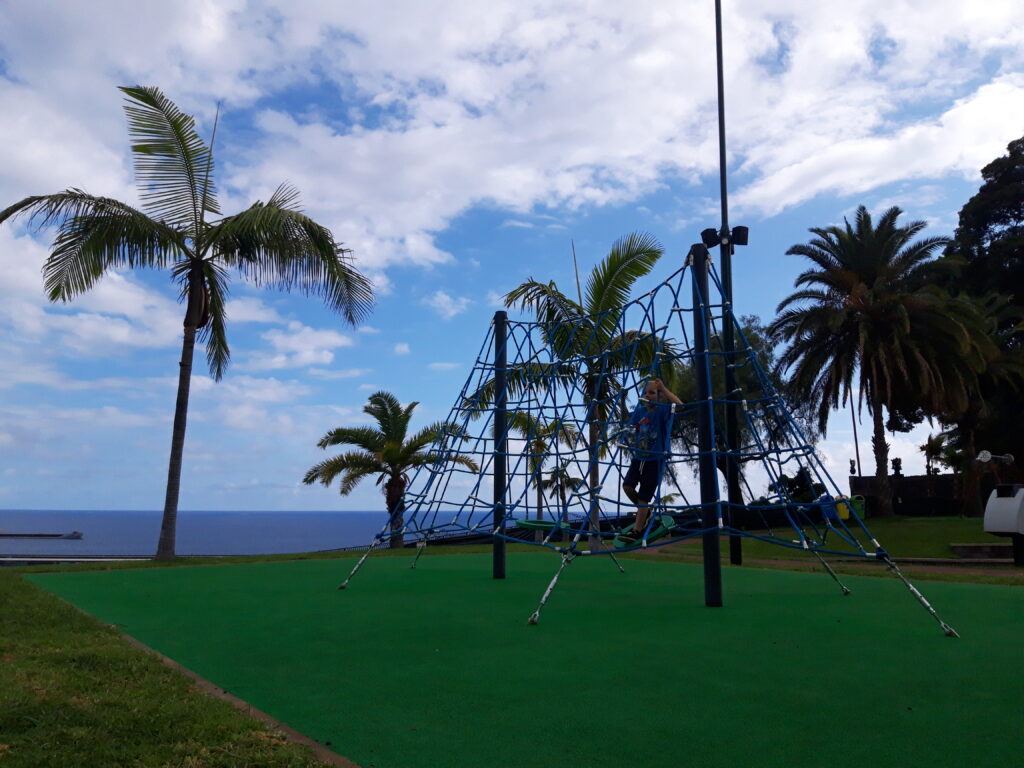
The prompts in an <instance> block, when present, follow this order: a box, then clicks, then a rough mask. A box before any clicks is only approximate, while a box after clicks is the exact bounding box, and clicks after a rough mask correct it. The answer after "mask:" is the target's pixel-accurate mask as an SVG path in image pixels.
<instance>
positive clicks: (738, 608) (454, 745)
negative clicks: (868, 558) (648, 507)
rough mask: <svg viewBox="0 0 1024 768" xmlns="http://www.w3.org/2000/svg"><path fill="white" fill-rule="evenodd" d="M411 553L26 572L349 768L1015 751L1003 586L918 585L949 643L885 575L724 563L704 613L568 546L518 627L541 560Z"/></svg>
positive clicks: (685, 574) (672, 587)
mask: <svg viewBox="0 0 1024 768" xmlns="http://www.w3.org/2000/svg"><path fill="white" fill-rule="evenodd" d="M879 538H880V539H881V538H882V537H881V535H879ZM883 543H885V542H884V540H883ZM888 546H890V548H892V546H891V545H888ZM408 563H409V558H408V557H379V558H378V557H374V558H372V559H371V560H369V561H368V564H367V565H366V567H365V568H364V570H363V571H362V572H361V573H360V574H359V575H358V576H357V577H356V579H355V580H354V581H353V583H352V586H351V587H350V588H349V589H348V590H346V591H344V592H339V591H338V590H336V589H335V586H336V585H337V583H338V582H339V581H340V579H341V578H343V576H344V575H345V573H346V572H347V570H348V568H349V567H350V566H351V561H339V560H312V559H311V560H306V561H295V562H264V563H254V564H250V565H231V566H212V567H178V568H164V569H156V568H148V569H131V570H115V571H106V572H91V573H60V574H40V575H32V576H29V578H30V580H31V581H33V582H34V583H36V584H38V585H40V586H43V587H45V588H46V589H48V590H51V591H53V592H55V593H56V594H59V595H61V596H62V597H64V598H65V599H67V600H69V601H71V602H72V603H74V604H75V605H77V606H79V607H81V608H83V609H84V610H86V611H88V612H90V613H92V614H94V615H95V616H98V617H99V618H100V619H101V620H102V621H104V622H108V623H112V624H115V625H117V626H118V627H120V628H121V629H122V630H123V631H125V632H127V633H129V634H131V635H133V636H134V637H136V638H138V639H140V640H141V641H142V642H144V643H146V644H147V645H150V646H151V647H154V648H156V649H158V650H160V651H161V652H163V653H165V654H167V655H169V656H171V657H172V658H174V659H176V660H177V661H179V662H180V663H182V664H184V665H185V666H186V667H188V668H190V669H192V670H195V671H196V672H198V673H199V674H201V675H203V676H204V677H206V678H208V679H210V680H212V681H213V682H215V683H216V684H218V685H220V686H222V687H224V688H226V689H228V690H230V691H231V692H232V693H234V694H236V695H238V696H240V697H242V698H243V699H245V700H247V701H249V702H251V703H252V704H253V705H254V706H256V707H258V708H260V709H263V710H265V711H267V712H269V713H270V714H272V715H274V716H275V717H278V718H279V719H281V720H283V721H284V722H286V723H288V724H290V725H292V726H293V727H295V728H297V729H298V730H300V731H302V732H303V733H306V734H307V735H308V736H310V737H312V738H314V739H317V740H318V741H320V742H322V743H327V742H330V746H331V748H332V749H334V750H335V751H337V752H338V753H340V754H342V755H345V756H346V757H348V758H350V759H352V760H354V761H355V762H357V763H359V764H360V765H362V766H364V768H371V766H372V768H386V767H387V766H401V767H402V768H417V766H423V767H424V768H427V767H428V766H429V768H439V767H441V766H472V767H473V768H481V767H482V766H552V767H554V766H558V767H559V768H562V766H565V765H578V766H594V767H595V768H598V767H600V766H676V765H686V764H690V765H699V766H730V768H735V766H829V767H830V768H833V767H836V766H858V768H859V766H862V765H864V764H880V765H900V766H918V765H920V766H929V768H933V767H939V766H954V765H955V766H960V765H963V764H964V761H965V760H967V759H969V760H970V761H971V762H972V763H976V764H978V765H1014V764H1016V763H1017V762H1018V761H1019V755H1020V753H1021V749H1022V747H1024V736H1022V733H1024V731H1022V728H1021V722H1024V704H1022V699H1021V696H1020V679H1019V678H1020V675H1019V674H1017V673H1016V672H1015V671H1014V670H1016V669H1017V667H1018V665H1019V657H1020V653H1019V648H1020V638H1021V637H1022V636H1024V610H1022V608H1024V591H1021V590H1018V589H1015V588H1010V587H998V586H981V585H975V584H939V583H928V584H921V585H919V586H921V588H922V591H924V592H925V594H926V595H927V596H928V597H929V599H930V600H931V601H932V602H933V604H934V605H935V606H936V608H937V609H938V610H939V612H940V613H941V614H942V616H943V618H945V619H946V620H947V621H948V622H949V623H950V624H952V625H953V626H955V627H956V628H957V629H958V630H959V631H960V633H961V635H962V638H961V639H959V640H954V639H950V638H946V637H944V636H943V635H942V633H941V631H940V630H939V628H938V625H937V624H936V623H935V622H934V621H933V620H932V619H931V618H930V617H929V616H928V615H927V614H926V613H925V611H924V610H923V609H922V608H921V607H920V606H919V605H918V604H917V603H916V602H915V601H914V599H913V598H912V596H911V595H910V594H909V593H908V592H907V590H906V589H905V588H904V587H903V586H902V585H901V584H900V583H899V582H898V581H896V580H894V579H888V580H886V579H874V578H856V577H853V578H850V579H848V583H849V584H850V586H851V587H852V588H853V590H854V592H853V595H851V596H850V597H847V598H843V597H841V596H840V595H839V593H838V590H837V589H836V588H835V585H834V584H833V582H832V581H831V580H830V579H829V578H828V577H827V576H825V575H822V574H804V573H787V572H782V571H765V570H753V569H736V568H728V569H726V570H725V572H724V576H725V602H726V605H725V607H724V608H721V609H708V608H705V607H704V606H703V599H702V594H703V593H702V587H701V569H700V567H698V566H693V565H685V564H679V563H673V562H657V561H651V560H644V561H640V560H631V561H629V562H628V563H627V564H626V565H627V569H628V573H627V574H625V575H622V574H619V573H618V572H617V571H616V570H615V569H614V568H613V567H612V565H611V564H610V563H609V562H608V561H607V560H605V559H603V558H581V559H578V560H576V561H574V562H573V563H572V564H571V565H570V567H569V568H568V569H567V570H566V572H565V575H564V576H563V579H562V583H561V584H560V585H559V587H558V590H557V591H556V593H555V594H554V596H553V598H552V600H551V602H550V603H549V605H548V607H547V609H546V610H545V613H544V615H543V616H542V619H541V623H540V625H539V626H536V627H528V626H526V623H525V619H526V617H527V616H529V614H530V613H531V612H532V610H533V608H534V607H535V605H536V602H537V600H538V598H539V596H540V594H541V592H542V590H543V588H544V587H545V586H546V584H547V582H548V580H549V579H550V576H551V575H552V574H553V573H554V570H555V568H556V567H557V557H556V556H554V555H552V554H543V553H540V554H521V553H518V552H513V553H512V554H511V555H510V558H509V578H508V579H506V580H504V581H494V580H492V579H490V578H489V575H490V572H489V558H488V557H487V555H483V554H478V555H465V556H451V555H448V556H445V555H442V556H434V557H426V558H424V559H423V560H421V561H420V565H419V567H418V568H417V569H416V570H415V571H410V570H409V568H408ZM72 615H73V614H72ZM51 623H52V622H51ZM83 631H84V630H83ZM82 663H84V662H82ZM102 673H103V667H102V666H101V667H100V669H99V672H98V673H97V674H100V675H102ZM0 690H2V689H0ZM33 713H34V714H33ZM25 717H26V718H27V717H36V718H41V719H44V720H45V719H46V718H44V717H43V716H42V715H41V710H40V709H39V708H37V709H35V710H32V711H31V712H28V713H27V714H26V716H25ZM153 717H154V718H160V717H164V718H165V716H164V714H163V713H161V712H159V711H156V712H154V713H153ZM165 719H166V718H165ZM23 720H24V718H23ZM0 722H5V721H0ZM18 722H22V721H18ZM20 727H21V728H22V736H19V737H18V738H20V739H22V741H18V740H17V739H16V740H15V742H13V744H14V747H15V748H12V750H11V751H10V753H9V754H10V755H11V756H15V755H17V754H18V751H19V750H22V749H24V745H25V743H26V742H25V741H24V739H25V738H26V737H25V736H24V734H25V733H26V730H25V728H26V727H25V726H24V725H21V726H20ZM154 727H156V726H154ZM0 732H3V731H0ZM147 738H148V736H147V734H145V733H141V734H139V735H138V736H137V737H135V739H136V742H140V743H141V742H143V741H145V740H146V739H147ZM189 738H197V739H198V742H197V743H203V742H202V738H201V737H189ZM4 743H8V742H4ZM179 754H180V753H179ZM10 764H11V765H29V764H30V763H18V762H13V761H12V762H10ZM35 764H37V765H45V764H47V763H45V762H37V763H35ZM94 764H96V765H103V763H98V762H97V763H94ZM109 764H110V765H115V764H118V765H119V764H120V763H109ZM125 764H129V765H130V764H131V763H125ZM147 764H148V763H147ZM153 764H157V765H159V764H160V763H153ZM168 764H173V765H178V764H179V763H176V762H171V761H170V760H168ZM206 764H207V763H199V765H206ZM211 764H212V763H211ZM239 764H243V763H239ZM252 764H255V765H263V764H264V763H260V762H254V763H252ZM267 764H268V765H270V764H271V763H267ZM274 764H275V765H276V764H277V763H274ZM282 764H287V763H282ZM5 765H6V763H5Z"/></svg>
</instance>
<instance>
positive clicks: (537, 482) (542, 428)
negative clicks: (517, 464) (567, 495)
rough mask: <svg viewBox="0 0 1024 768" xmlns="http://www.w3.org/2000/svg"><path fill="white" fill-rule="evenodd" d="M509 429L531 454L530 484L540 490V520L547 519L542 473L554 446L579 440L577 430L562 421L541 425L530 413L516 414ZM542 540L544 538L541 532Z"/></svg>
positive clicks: (538, 517) (538, 497)
mask: <svg viewBox="0 0 1024 768" xmlns="http://www.w3.org/2000/svg"><path fill="white" fill-rule="evenodd" d="M509 428H510V429H512V430H515V431H516V432H518V433H519V434H520V435H522V436H523V438H524V439H525V440H526V450H527V452H528V453H527V456H528V460H527V471H528V472H529V473H530V482H531V483H533V487H534V488H535V489H536V490H537V519H538V520H543V519H544V488H543V487H542V486H543V482H542V479H541V472H543V470H544V465H545V463H547V459H548V456H549V453H550V450H551V447H552V445H553V444H557V443H559V442H561V443H563V444H565V445H568V446H571V445H572V444H573V443H574V442H576V439H577V437H578V435H577V432H576V428H575V427H573V426H572V425H571V424H566V423H565V421H563V420H562V419H553V420H552V421H547V422H545V421H541V420H540V419H538V418H537V417H536V416H533V415H532V414H530V413H527V412H526V411H516V412H515V413H514V414H512V417H511V419H510V422H509ZM537 535H538V538H540V537H541V533H540V531H537Z"/></svg>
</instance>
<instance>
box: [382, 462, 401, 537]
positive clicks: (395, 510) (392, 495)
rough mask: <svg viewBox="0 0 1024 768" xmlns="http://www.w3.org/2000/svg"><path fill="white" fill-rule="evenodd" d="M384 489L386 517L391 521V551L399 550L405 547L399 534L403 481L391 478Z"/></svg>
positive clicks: (398, 478) (399, 478)
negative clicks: (386, 507)
mask: <svg viewBox="0 0 1024 768" xmlns="http://www.w3.org/2000/svg"><path fill="white" fill-rule="evenodd" d="M384 488H385V499H386V501H387V505H388V516H389V518H390V520H391V543H390V546H391V549H401V548H402V547H403V546H404V545H405V539H404V537H403V536H402V534H401V533H400V531H401V530H402V525H403V523H404V521H403V520H402V513H403V512H404V511H405V510H403V509H402V495H403V494H404V493H405V481H403V480H402V478H401V477H393V478H391V479H390V480H388V482H387V484H386V485H385V486H384Z"/></svg>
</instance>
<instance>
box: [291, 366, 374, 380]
mask: <svg viewBox="0 0 1024 768" xmlns="http://www.w3.org/2000/svg"><path fill="white" fill-rule="evenodd" d="M306 373H308V374H309V375H310V376H313V377H314V378H317V379H328V380H330V381H334V380H338V379H357V378H359V377H360V376H365V375H366V374H368V373H373V369H372V368H346V369H345V370H341V371H328V370H324V369H323V368H310V369H309V370H308V371H306Z"/></svg>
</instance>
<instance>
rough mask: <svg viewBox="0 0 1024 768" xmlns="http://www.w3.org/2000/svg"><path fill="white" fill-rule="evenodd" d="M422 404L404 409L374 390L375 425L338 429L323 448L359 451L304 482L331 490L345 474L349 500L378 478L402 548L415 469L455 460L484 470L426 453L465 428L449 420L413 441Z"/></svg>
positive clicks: (369, 407) (369, 409) (395, 542)
mask: <svg viewBox="0 0 1024 768" xmlns="http://www.w3.org/2000/svg"><path fill="white" fill-rule="evenodd" d="M417 405H419V403H417V402H412V403H409V405H407V406H405V407H404V408H403V407H402V404H401V403H400V402H398V399H397V398H396V397H395V396H394V395H392V394H391V393H390V392H374V393H373V394H372V395H370V397H369V402H368V403H367V404H366V405H365V406H363V412H364V413H366V414H369V415H370V416H372V417H373V418H374V419H375V420H376V422H377V426H376V427H375V428H374V427H338V428H337V429H332V430H331V431H330V432H328V433H327V434H326V435H324V436H323V437H322V438H321V439H320V442H318V443H317V445H318V446H319V447H320V448H328V447H331V446H335V445H352V446H355V447H356V449H357V450H354V451H348V452H347V453H343V454H341V455H339V456H334V457H332V458H330V459H327V460H326V461H322V462H320V463H319V464H317V465H316V466H315V467H313V468H312V469H310V470H309V471H308V472H306V476H305V477H303V478H302V482H304V483H306V484H307V485H312V484H313V483H317V482H318V483H320V484H321V485H324V486H330V484H331V483H332V482H334V479H335V478H336V477H338V476H339V475H341V487H340V491H341V495H342V496H347V495H348V494H349V493H351V492H352V491H353V489H354V488H355V487H356V486H357V485H359V481H360V480H362V479H363V478H366V477H370V476H372V475H377V485H379V486H381V491H382V492H383V494H384V499H385V503H386V504H387V510H388V515H389V516H390V520H391V531H392V535H391V546H392V547H393V548H394V547H401V546H402V535H401V533H399V531H401V529H402V525H403V520H402V513H403V512H404V511H405V507H404V501H403V497H404V495H405V489H406V488H407V487H408V485H409V470H411V469H415V468H417V467H422V466H424V465H431V464H444V463H448V462H452V463H455V464H461V465H462V466H464V467H467V468H469V469H470V470H472V471H473V472H479V471H480V469H479V467H478V466H477V464H476V462H474V461H473V460H472V459H471V458H470V457H468V456H464V455H462V454H457V453H456V454H453V453H448V452H441V453H435V452H433V451H428V450H426V449H427V448H428V447H429V446H430V445H432V444H433V443H434V441H435V440H436V439H437V438H438V437H440V436H441V435H442V433H447V434H448V435H451V436H458V434H459V433H460V432H461V430H460V429H459V427H457V426H456V425H453V424H449V423H448V422H443V421H442V422H436V423H434V424H431V425H429V426H426V427H424V428H423V429H421V430H420V431H419V432H416V433H415V434H414V435H412V436H411V437H408V438H407V433H408V429H409V420H410V419H411V418H412V412H413V410H415V408H416V406H417Z"/></svg>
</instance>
